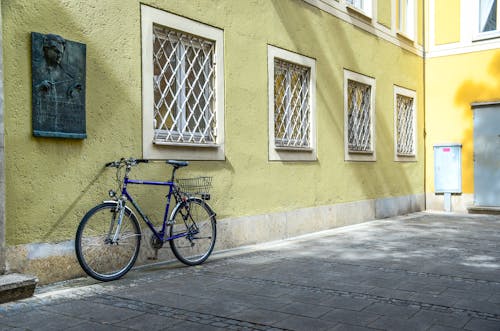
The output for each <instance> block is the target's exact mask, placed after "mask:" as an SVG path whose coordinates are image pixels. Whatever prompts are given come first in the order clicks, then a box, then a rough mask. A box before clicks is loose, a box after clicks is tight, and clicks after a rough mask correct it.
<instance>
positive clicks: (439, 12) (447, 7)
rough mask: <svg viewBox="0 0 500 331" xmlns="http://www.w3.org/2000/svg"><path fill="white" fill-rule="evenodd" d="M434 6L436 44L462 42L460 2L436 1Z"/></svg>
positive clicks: (449, 0)
mask: <svg viewBox="0 0 500 331" xmlns="http://www.w3.org/2000/svg"><path fill="white" fill-rule="evenodd" d="M431 3H432V2H431ZM434 5H435V8H434V15H435V17H434V25H435V44H436V45H442V44H450V43H454V42H458V41H460V0H436V1H434Z"/></svg>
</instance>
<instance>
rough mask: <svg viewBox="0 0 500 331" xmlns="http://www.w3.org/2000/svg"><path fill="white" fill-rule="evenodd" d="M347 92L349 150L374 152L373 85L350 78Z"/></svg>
mask: <svg viewBox="0 0 500 331" xmlns="http://www.w3.org/2000/svg"><path fill="white" fill-rule="evenodd" d="M347 93H348V110H347V111H348V112H347V117H348V123H347V124H348V148H349V151H350V152H365V153H369V152H372V151H373V147H372V128H371V123H372V119H371V116H372V115H371V107H372V105H371V86H370V85H367V84H363V83H360V82H356V81H353V80H348V84H347Z"/></svg>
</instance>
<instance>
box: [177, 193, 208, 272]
mask: <svg viewBox="0 0 500 331" xmlns="http://www.w3.org/2000/svg"><path fill="white" fill-rule="evenodd" d="M174 222H175V223H174V224H173V225H172V226H171V228H170V236H171V237H172V236H178V235H180V234H183V236H181V237H179V238H177V239H173V240H172V241H170V246H171V248H172V251H173V252H174V254H175V256H176V257H177V258H178V259H179V260H180V261H181V262H183V263H185V264H187V265H196V264H200V263H202V262H204V261H205V260H206V259H207V258H208V256H209V255H210V253H211V252H212V250H213V247H214V244H215V233H216V227H215V220H213V219H212V217H211V212H210V210H209V209H208V207H207V206H206V205H205V203H204V202H203V201H202V200H199V199H191V200H189V201H188V202H187V203H185V204H184V205H183V206H182V208H180V209H178V210H177V211H176V214H175V215H174Z"/></svg>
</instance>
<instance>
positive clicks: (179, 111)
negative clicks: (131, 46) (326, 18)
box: [141, 6, 224, 159]
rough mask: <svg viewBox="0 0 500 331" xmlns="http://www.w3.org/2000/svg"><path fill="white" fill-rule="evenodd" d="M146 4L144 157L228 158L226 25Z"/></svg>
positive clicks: (144, 16) (144, 33)
mask: <svg viewBox="0 0 500 331" xmlns="http://www.w3.org/2000/svg"><path fill="white" fill-rule="evenodd" d="M141 10H142V34H143V35H142V39H143V41H142V42H143V45H142V46H143V154H144V157H147V158H160V159H161V158H167V157H168V158H184V159H223V158H224V151H223V147H224V146H223V137H224V131H223V129H224V124H223V121H224V116H223V107H224V99H223V98H224V90H223V88H224V85H223V76H224V73H223V49H222V45H223V35H222V30H219V29H217V28H214V27H211V26H207V25H204V24H202V23H198V22H194V21H191V20H189V19H187V18H183V17H179V16H176V15H173V14H170V13H167V12H163V11H160V10H157V9H153V8H151V7H147V6H142V7H141Z"/></svg>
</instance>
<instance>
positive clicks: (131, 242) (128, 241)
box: [75, 202, 141, 281]
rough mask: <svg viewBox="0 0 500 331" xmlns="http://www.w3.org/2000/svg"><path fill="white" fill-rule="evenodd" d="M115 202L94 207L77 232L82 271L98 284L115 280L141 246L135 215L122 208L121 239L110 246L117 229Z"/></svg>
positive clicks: (77, 252)
mask: <svg viewBox="0 0 500 331" xmlns="http://www.w3.org/2000/svg"><path fill="white" fill-rule="evenodd" d="M117 217H118V210H117V203H116V202H105V203H102V204H100V205H97V206H95V207H94V208H92V209H91V210H90V211H88V212H87V214H85V216H84V217H83V218H82V220H81V222H80V225H79V226H78V230H77V231H76V239H75V251H76V256H77V258H78V262H79V263H80V266H81V267H82V269H83V270H84V271H85V273H87V275H89V276H90V277H92V278H95V279H97V280H100V281H111V280H116V279H118V278H120V277H122V276H123V275H125V274H126V273H127V272H128V271H129V270H130V268H132V266H133V265H134V263H135V261H136V259H137V256H138V255H139V248H140V246H141V229H140V227H139V222H138V221H137V218H136V217H135V215H134V213H133V212H132V211H131V210H130V209H129V208H125V213H124V215H123V219H122V226H121V230H120V236H119V238H118V241H117V242H116V243H110V233H111V236H113V235H114V233H115V229H116V221H117Z"/></svg>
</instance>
